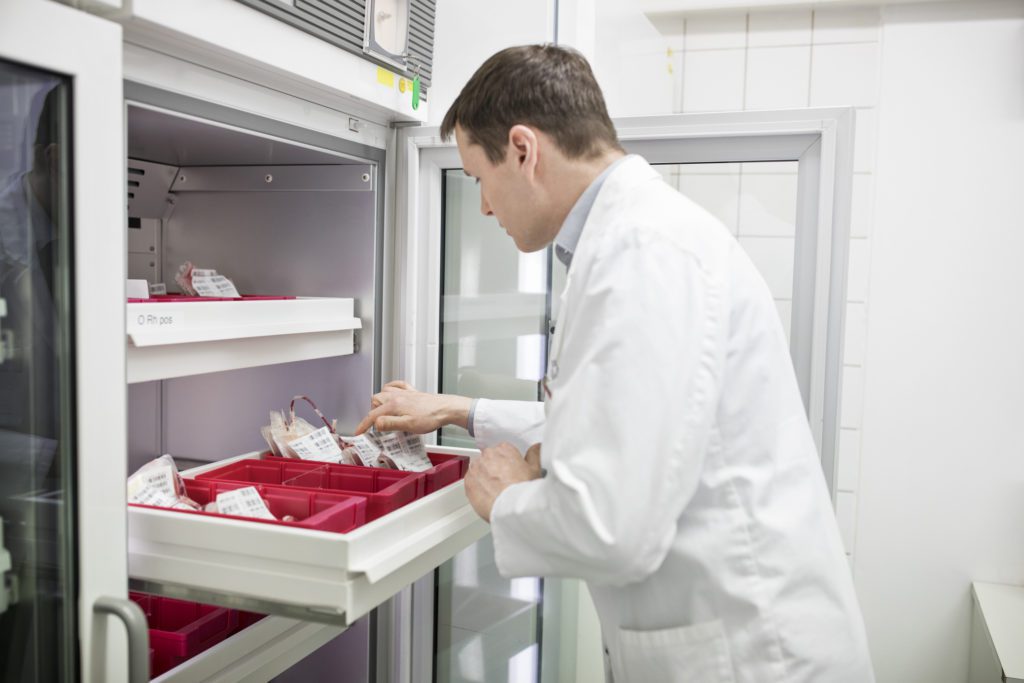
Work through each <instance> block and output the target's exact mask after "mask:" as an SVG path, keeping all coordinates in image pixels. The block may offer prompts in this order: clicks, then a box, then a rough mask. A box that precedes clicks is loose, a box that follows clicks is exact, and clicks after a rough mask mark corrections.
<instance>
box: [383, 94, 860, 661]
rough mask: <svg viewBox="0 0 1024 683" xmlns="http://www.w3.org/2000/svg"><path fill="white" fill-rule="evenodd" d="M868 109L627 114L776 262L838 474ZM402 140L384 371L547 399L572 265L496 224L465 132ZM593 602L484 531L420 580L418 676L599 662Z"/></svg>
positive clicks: (694, 188) (661, 156)
mask: <svg viewBox="0 0 1024 683" xmlns="http://www.w3.org/2000/svg"><path fill="white" fill-rule="evenodd" d="M852 125H853V112H852V110H849V109H817V110H793V111H784V112H740V113H725V114H699V115H689V114H688V115H675V116H665V117H640V118H630V119H620V120H618V121H616V126H617V129H618V131H619V136H620V139H621V141H622V143H623V145H624V147H625V148H626V150H627V152H630V153H635V154H640V155H642V156H644V157H645V158H646V159H647V160H648V161H649V162H650V163H652V164H653V165H655V166H656V168H658V169H659V171H661V173H662V175H663V176H664V177H665V180H666V182H668V183H670V184H671V185H673V186H674V187H677V188H678V189H680V190H681V191H682V192H684V193H685V194H687V195H688V196H690V197H691V198H692V199H694V200H695V201H697V202H698V203H699V204H702V205H703V206H705V208H707V209H709V210H710V211H712V212H713V213H716V214H718V215H719V217H720V218H722V219H723V222H726V223H727V224H728V225H730V227H731V228H732V229H733V232H734V234H736V236H737V239H738V240H739V242H740V244H741V245H742V246H743V247H744V248H745V249H747V251H748V253H749V254H750V255H751V257H752V259H753V260H754V262H755V264H756V265H758V267H759V268H760V269H761V271H762V274H763V275H765V278H766V280H767V281H768V283H769V286H770V287H771V288H772V290H773V295H774V296H775V298H776V300H777V305H778V309H779V312H780V315H781V316H782V318H783V323H784V327H785V329H786V331H787V333H788V335H789V338H790V346H791V354H792V358H793V363H794V367H795V369H796V371H797V377H798V380H799V384H800V388H801V391H802V394H803V397H804V402H805V405H806V407H807V410H808V417H809V420H810V422H811V425H812V427H813V430H814V433H815V437H816V439H817V442H818V446H819V449H820V452H821V456H822V467H823V470H824V471H825V474H826V478H827V480H828V481H829V483H830V486H831V483H832V481H833V477H834V462H835V454H836V448H837V440H838V417H839V396H840V386H839V384H840V380H841V369H842V363H841V359H842V340H843V318H844V312H845V305H844V301H845V288H846V260H847V243H848V235H849V206H850V190H851V184H852V143H853V140H852ZM398 147H399V159H398V162H399V166H398V177H399V202H398V206H397V217H396V224H397V225H398V226H402V228H401V229H400V230H396V234H395V246H394V263H395V278H394V280H395V291H396V292H397V294H396V297H395V300H396V305H395V314H396V315H395V320H396V322H395V330H396V334H397V337H398V338H397V339H396V340H395V343H394V345H393V347H392V348H394V349H396V350H397V354H396V356H395V357H394V358H393V359H392V364H391V367H390V368H386V369H385V372H384V375H385V378H387V379H403V380H405V381H408V382H410V383H411V384H413V385H415V386H418V387H424V388H427V389H428V390H437V391H441V392H446V393H463V394H469V395H479V396H486V397H489V398H515V399H520V400H535V399H536V397H537V394H536V385H535V384H534V383H533V382H532V380H534V379H535V378H536V374H537V368H536V367H535V366H538V365H539V366H541V367H543V364H544V359H545V357H546V343H545V339H546V338H547V336H548V333H549V331H550V330H551V329H553V327H554V326H555V325H557V319H558V314H559V311H558V310H557V300H558V297H557V296H552V294H555V295H557V294H558V292H560V291H561V287H562V284H563V283H564V268H562V266H561V264H560V263H557V262H553V261H552V259H551V258H550V256H548V257H547V259H546V264H545V265H546V266H547V267H548V268H549V270H548V269H545V270H544V272H543V273H542V274H540V275H539V276H535V273H534V271H536V270H537V268H536V265H537V264H535V263H533V262H532V261H530V259H529V257H530V256H534V257H535V256H536V255H520V254H518V253H517V252H515V250H514V247H513V246H512V245H511V243H508V244H503V243H502V242H501V240H500V239H492V238H494V237H502V236H501V233H500V232H499V231H498V230H496V228H497V225H496V222H495V221H494V219H493V218H485V217H481V216H480V215H479V206H480V203H479V194H478V190H476V189H475V187H473V186H472V184H471V182H469V183H466V182H463V180H464V177H463V176H462V172H461V161H460V159H459V156H458V154H457V150H456V149H455V147H454V144H453V142H447V143H446V142H443V141H442V140H441V139H440V138H439V136H438V131H437V130H436V129H409V130H405V131H402V132H401V133H400V135H399V146H398ZM766 197H767V201H762V200H764V199H765V198H766ZM489 231H492V232H489ZM506 251H507V253H505V252H506ZM545 276H546V277H545ZM545 280H546V281H545ZM538 285H539V287H540V290H539V291H537V290H538ZM538 342H539V343H538ZM540 372H541V373H542V372H543V370H540ZM440 439H441V443H442V444H444V445H454V444H459V445H463V444H464V445H471V441H470V440H468V438H467V436H466V435H465V433H464V432H461V433H460V432H459V430H445V431H444V432H443V433H441V434H440ZM588 602H589V601H588V600H587V598H586V595H585V593H583V592H582V589H581V586H579V585H578V583H577V582H575V581H571V580H557V581H552V580H547V581H540V580H538V579H517V580H515V581H505V580H502V579H501V578H500V577H498V575H497V573H496V571H495V568H494V562H493V552H492V550H491V548H490V546H489V539H484V541H481V542H480V543H478V544H476V545H475V546H473V547H472V548H470V549H468V550H467V551H465V552H464V553H462V554H460V555H459V556H457V557H456V558H454V559H453V561H452V562H450V563H447V564H446V565H444V566H442V568H441V569H440V570H439V572H438V574H437V576H436V578H434V577H428V578H425V579H424V580H422V581H420V582H417V584H416V586H415V590H414V592H413V605H412V608H411V612H410V613H411V615H412V616H411V623H410V625H409V629H410V632H411V634H412V636H411V640H412V647H411V648H410V653H411V656H412V680H431V678H432V677H434V676H437V677H438V678H442V677H443V678H445V679H447V680H506V679H508V680H511V679H512V678H515V680H544V681H549V680H550V681H555V680H565V677H566V675H568V673H567V672H572V671H576V672H577V673H580V671H582V669H579V667H578V664H579V662H581V661H584V660H589V659H595V660H596V661H597V663H598V669H599V668H600V650H599V649H597V647H596V645H595V643H593V642H591V640H592V639H593V638H594V636H593V632H587V633H583V632H579V633H577V629H576V620H577V614H579V613H582V612H580V611H579V610H580V609H583V608H584V607H585V605H586V603H588ZM538 605H539V609H538ZM538 611H539V614H538ZM417 642H432V643H435V644H436V645H435V646H434V647H417ZM591 647H593V650H591V649H590V648H591ZM591 655H593V657H591ZM577 680H583V679H579V678H577Z"/></svg>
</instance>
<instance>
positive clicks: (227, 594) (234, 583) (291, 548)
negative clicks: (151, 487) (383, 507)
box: [128, 447, 488, 626]
mask: <svg viewBox="0 0 1024 683" xmlns="http://www.w3.org/2000/svg"><path fill="white" fill-rule="evenodd" d="M429 450H430V452H431V453H449V454H456V455H471V454H472V453H474V451H471V450H466V449H457V448H434V447H431V448H430V449H429ZM259 457H260V454H259V453H249V454H247V455H242V456H238V457H237V458H232V459H230V460H224V461H220V462H216V463H211V464H209V465H205V466H203V467H198V468H195V469H192V470H187V471H185V472H183V473H182V474H183V476H185V477H186V478H191V477H195V476H196V475H199V474H201V473H203V472H208V471H211V470H214V469H216V468H220V467H223V466H224V465H225V464H228V463H231V462H237V461H240V460H243V459H246V458H259ZM487 531H488V526H487V524H486V523H485V522H484V521H482V520H481V519H480V518H479V517H478V516H477V514H476V513H475V512H474V511H473V509H472V508H471V507H470V505H469V503H468V502H467V500H466V495H465V491H464V488H463V482H462V481H461V480H460V481H457V482H455V483H453V484H450V485H448V486H445V487H443V488H441V489H440V490H438V491H435V492H433V493H430V494H429V495H426V496H425V497H423V498H420V499H418V500H415V501H413V502H411V503H409V504H407V505H405V506H404V507H401V508H399V509H397V510H395V511H393V512H390V513H388V514H386V515H384V516H382V517H380V518H379V519H376V520H374V521H372V522H369V523H367V524H365V525H364V526H361V527H359V528H357V529H354V530H352V531H349V532H348V533H344V534H341V533H332V532H327V531H315V530H310V529H302V528H296V527H292V526H281V525H275V524H265V523H260V522H253V521H243V520H238V519H230V518H225V517H218V516H213V515H201V514H188V513H182V512H175V511H173V510H161V509H156V508H145V507H136V506H129V508H128V549H129V551H128V558H129V559H128V572H129V576H130V577H131V585H132V587H133V588H136V589H139V590H144V591H147V592H151V593H158V594H162V595H169V596H172V597H181V598H186V599H189V600H194V601H197V602H205V603H212V604H218V605H224V606H227V607H237V608H240V609H246V610H250V611H255V612H264V613H269V614H279V615H284V616H290V617H294V618H299V619H304V620H311V621H319V622H324V623H330V624H338V625H343V626H344V625H348V624H351V623H352V622H353V621H355V620H356V619H358V618H359V617H361V616H363V615H364V614H366V613H367V612H369V611H370V610H371V609H373V608H374V607H376V606H377V605H379V604H381V603H382V602H384V601H385V600H387V599H388V598H390V597H391V596H392V595H394V594H395V593H397V592H398V591H399V590H401V589H402V588H404V587H405V586H407V585H408V584H410V583H412V582H413V581H415V580H416V579H418V578H420V577H421V576H423V575H424V574H426V573H427V572H430V571H431V570H433V569H434V568H435V567H437V566H438V565H440V564H441V563H442V562H444V561H445V560H448V559H449V558H451V557H452V556H454V555H455V554H456V553H458V552H459V551H460V550H462V549H463V548H465V547H467V546H468V545H470V544H472V543H473V542H475V541H477V540H478V539H480V538H481V537H483V536H484V535H485V534H486V533H487Z"/></svg>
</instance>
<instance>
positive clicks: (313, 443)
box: [288, 427, 341, 462]
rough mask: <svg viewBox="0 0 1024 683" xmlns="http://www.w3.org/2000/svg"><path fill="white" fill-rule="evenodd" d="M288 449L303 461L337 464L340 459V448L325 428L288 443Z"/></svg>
mask: <svg viewBox="0 0 1024 683" xmlns="http://www.w3.org/2000/svg"><path fill="white" fill-rule="evenodd" d="M288 447H289V448H291V449H292V450H293V451H295V455H297V456H299V457H300V458H302V459H303V460H319V461H328V462H337V460H338V459H340V458H341V448H340V447H339V446H338V442H337V441H335V440H334V437H333V436H332V435H331V432H330V430H329V429H327V427H321V428H320V429H318V430H316V431H315V432H312V433H310V434H307V435H306V436H303V437H302V438H299V439H295V440H294V441H289V442H288ZM329 459H333V460H329Z"/></svg>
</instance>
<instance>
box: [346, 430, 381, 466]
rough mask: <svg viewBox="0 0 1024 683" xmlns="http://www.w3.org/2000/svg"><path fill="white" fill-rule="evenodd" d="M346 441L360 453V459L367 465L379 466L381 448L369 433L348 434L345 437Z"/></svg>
mask: <svg viewBox="0 0 1024 683" xmlns="http://www.w3.org/2000/svg"><path fill="white" fill-rule="evenodd" d="M343 438H344V439H345V443H346V444H348V445H349V446H351V447H352V448H354V449H355V451H356V453H357V454H358V455H359V461H360V462H362V463H363V465H365V466H366V467H378V466H379V463H378V462H377V460H378V459H379V458H380V455H381V450H380V446H378V445H377V444H376V443H375V442H374V440H373V439H371V438H370V436H369V435H368V434H360V435H359V436H346V437H343Z"/></svg>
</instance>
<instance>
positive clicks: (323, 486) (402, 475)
mask: <svg viewBox="0 0 1024 683" xmlns="http://www.w3.org/2000/svg"><path fill="white" fill-rule="evenodd" d="M197 479H199V480H202V481H210V482H229V481H230V482H239V483H241V482H244V483H245V484H257V485H259V484H271V485H276V486H284V487H287V488H289V489H302V490H313V489H316V490H318V491H324V492H326V491H337V492H345V493H349V494H354V495H358V496H363V497H365V499H366V521H368V522H371V521H373V520H375V519H377V518H379V517H382V516H383V515H386V514H387V513H389V512H393V511H394V510H397V509H398V508H400V507H402V506H403V505H407V504H409V503H411V502H412V501H414V500H416V499H417V498H419V497H421V496H423V495H424V494H425V492H426V477H424V476H423V474H422V473H419V472H399V471H397V470H386V469H378V468H374V467H359V466H357V465H333V464H328V463H322V462H313V461H310V460H297V459H295V458H279V457H275V456H269V457H264V458H263V459H260V460H256V459H248V460H239V461H237V462H233V463H231V464H229V465H224V466H223V467H218V468H217V469H215V470H210V471H209V472H204V473H202V474H200V475H199V476H198V477H197ZM243 485H244V484H243Z"/></svg>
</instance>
